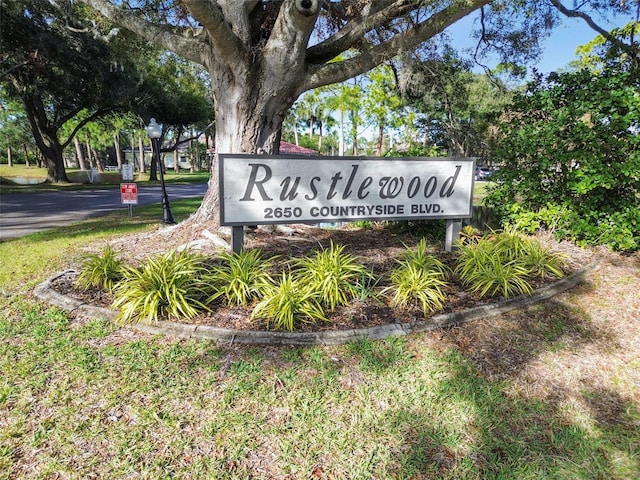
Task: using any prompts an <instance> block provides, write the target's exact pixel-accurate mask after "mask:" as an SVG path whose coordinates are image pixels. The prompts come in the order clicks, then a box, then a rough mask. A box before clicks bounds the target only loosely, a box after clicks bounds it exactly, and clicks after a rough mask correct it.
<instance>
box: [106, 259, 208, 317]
mask: <svg viewBox="0 0 640 480" xmlns="http://www.w3.org/2000/svg"><path fill="white" fill-rule="evenodd" d="M123 272H124V277H123V279H122V281H120V282H119V283H118V284H117V285H116V287H115V289H114V297H115V299H114V302H113V304H112V307H113V308H116V309H120V311H119V313H118V317H117V321H118V322H120V323H129V322H133V321H140V322H147V323H151V322H153V321H157V320H158V317H167V318H193V317H195V316H196V315H197V314H198V313H200V312H201V311H204V310H207V309H208V308H207V306H206V305H205V304H204V303H203V301H202V300H203V299H204V298H206V297H207V295H209V291H208V287H207V286H206V285H205V284H203V282H202V280H201V279H202V276H203V274H204V272H205V266H204V257H203V256H201V255H195V254H193V253H190V252H188V251H186V250H184V251H182V252H168V253H166V254H164V255H162V256H160V257H156V258H151V259H148V260H147V261H146V262H145V263H143V264H142V265H141V266H140V267H139V268H134V267H125V268H124V270H123Z"/></svg>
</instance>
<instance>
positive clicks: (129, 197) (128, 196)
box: [120, 183, 138, 205]
mask: <svg viewBox="0 0 640 480" xmlns="http://www.w3.org/2000/svg"><path fill="white" fill-rule="evenodd" d="M120 199H121V200H122V204H123V205H137V204H138V184H137V183H121V184H120Z"/></svg>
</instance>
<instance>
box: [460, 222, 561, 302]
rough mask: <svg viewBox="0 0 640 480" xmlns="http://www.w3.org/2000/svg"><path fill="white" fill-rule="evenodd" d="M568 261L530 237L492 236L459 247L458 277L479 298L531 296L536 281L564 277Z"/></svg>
mask: <svg viewBox="0 0 640 480" xmlns="http://www.w3.org/2000/svg"><path fill="white" fill-rule="evenodd" d="M563 266H564V261H563V259H562V256H561V255H560V254H557V253H554V252H551V251H550V250H549V249H546V248H544V247H543V246H542V245H540V243H539V242H538V241H537V240H535V239H532V238H530V237H528V236H525V235H523V234H521V233H518V232H516V231H515V230H513V229H512V230H508V231H504V232H491V233H490V234H488V235H485V236H484V237H482V238H480V239H479V240H477V241H475V242H463V243H461V244H460V245H459V254H458V260H457V266H456V269H455V274H456V275H457V276H458V277H459V278H460V279H461V281H462V282H463V284H464V285H465V286H467V287H469V288H471V290H472V291H473V292H474V293H475V294H477V295H478V296H479V297H481V298H482V297H492V296H495V295H501V296H503V297H505V298H509V297H512V296H514V295H522V294H524V295H528V294H530V293H531V292H532V290H533V287H532V286H531V283H530V281H531V280H532V279H533V278H536V277H537V278H546V277H548V276H556V277H562V276H563V274H564V272H563V270H562V268H563Z"/></svg>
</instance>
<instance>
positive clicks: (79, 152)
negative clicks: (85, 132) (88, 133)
mask: <svg viewBox="0 0 640 480" xmlns="http://www.w3.org/2000/svg"><path fill="white" fill-rule="evenodd" d="M73 144H74V146H75V147H76V156H77V157H78V165H79V166H80V170H86V169H87V164H86V162H85V158H84V151H83V150H82V144H81V143H80V140H78V137H77V136H74V137H73Z"/></svg>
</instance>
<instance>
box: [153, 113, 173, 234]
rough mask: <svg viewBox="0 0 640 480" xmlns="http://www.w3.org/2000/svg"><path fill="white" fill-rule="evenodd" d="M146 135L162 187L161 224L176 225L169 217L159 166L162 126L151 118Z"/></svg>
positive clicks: (160, 167)
mask: <svg viewBox="0 0 640 480" xmlns="http://www.w3.org/2000/svg"><path fill="white" fill-rule="evenodd" d="M147 135H149V138H150V139H151V147H152V150H153V152H152V153H153V154H154V155H155V157H156V162H157V165H158V174H159V175H160V186H161V187H162V223H164V224H165V225H173V224H174V223H176V221H175V219H174V218H173V215H171V208H169V197H167V188H166V187H165V184H164V169H163V168H162V165H161V164H160V137H161V136H162V125H158V124H157V123H156V119H155V118H152V119H151V121H150V122H149V125H147Z"/></svg>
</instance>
